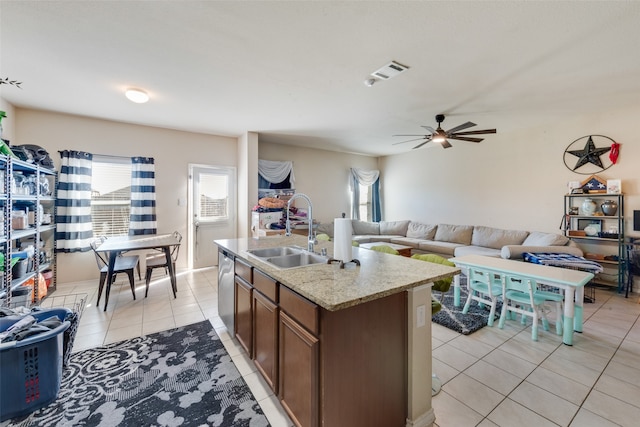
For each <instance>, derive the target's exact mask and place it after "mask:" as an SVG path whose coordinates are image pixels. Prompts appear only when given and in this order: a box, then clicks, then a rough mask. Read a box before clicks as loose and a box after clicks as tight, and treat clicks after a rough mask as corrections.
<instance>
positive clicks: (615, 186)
mask: <svg viewBox="0 0 640 427" xmlns="http://www.w3.org/2000/svg"><path fill="white" fill-rule="evenodd" d="M620 193H622V181H621V180H619V179H608V180H607V194H620Z"/></svg>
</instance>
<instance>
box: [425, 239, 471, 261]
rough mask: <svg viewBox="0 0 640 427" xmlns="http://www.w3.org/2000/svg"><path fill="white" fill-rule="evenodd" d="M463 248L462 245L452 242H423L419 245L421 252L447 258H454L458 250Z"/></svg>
mask: <svg viewBox="0 0 640 427" xmlns="http://www.w3.org/2000/svg"><path fill="white" fill-rule="evenodd" d="M461 246H465V245H461V244H460V243H451V242H438V241H436V240H423V241H422V242H421V243H420V244H419V245H418V249H420V250H421V251H424V252H427V253H431V254H437V255H442V256H445V257H449V258H450V257H452V256H453V254H454V251H455V250H456V248H459V247H461Z"/></svg>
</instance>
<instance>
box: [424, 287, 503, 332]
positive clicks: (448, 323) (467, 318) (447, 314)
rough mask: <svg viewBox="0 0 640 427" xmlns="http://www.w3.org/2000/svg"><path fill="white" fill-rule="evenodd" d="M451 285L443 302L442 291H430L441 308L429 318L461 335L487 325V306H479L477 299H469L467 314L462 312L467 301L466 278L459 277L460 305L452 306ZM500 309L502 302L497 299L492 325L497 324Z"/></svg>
mask: <svg viewBox="0 0 640 427" xmlns="http://www.w3.org/2000/svg"><path fill="white" fill-rule="evenodd" d="M453 289H454V288H453V285H451V288H449V291H448V292H445V294H444V302H443V301H442V293H441V292H438V291H435V292H433V293H432V295H431V296H432V297H433V298H434V299H437V300H438V301H440V303H441V304H442V309H441V310H440V311H439V312H438V313H436V314H435V315H434V316H433V317H432V318H431V320H432V321H433V322H434V323H437V324H439V325H442V326H444V327H447V328H449V329H452V330H454V331H456V332H459V333H461V334H463V335H469V334H471V333H473V332H475V331H477V330H479V329H481V328H483V327H485V326H486V325H487V321H488V320H489V308H490V307H489V306H487V305H485V306H483V307H480V305H479V304H478V302H477V301H471V305H470V306H469V311H468V312H467V314H462V309H463V308H464V304H465V302H466V301H467V297H468V295H469V294H468V293H467V285H466V278H464V277H461V278H460V307H454V305H453ZM501 309H502V302H501V301H498V306H497V308H496V313H495V316H494V319H495V320H494V325H495V326H497V322H498V318H499V317H500V310H501Z"/></svg>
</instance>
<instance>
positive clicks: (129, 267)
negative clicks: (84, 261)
mask: <svg viewBox="0 0 640 427" xmlns="http://www.w3.org/2000/svg"><path fill="white" fill-rule="evenodd" d="M103 241H104V238H100V239H95V240H94V241H92V242H91V243H90V245H91V249H92V250H93V253H94V255H95V257H96V263H97V264H98V270H99V271H100V283H99V286H98V301H97V302H96V305H99V304H100V297H101V296H102V289H103V288H104V285H105V282H106V280H107V274H108V272H109V261H108V259H107V258H106V256H104V255H106V254H103V253H101V252H98V247H99V246H100V245H101V244H102V242H103ZM139 262H140V257H139V256H138V255H126V256H124V255H119V256H117V257H116V263H115V265H114V267H113V276H112V279H111V284H113V283H114V282H115V280H116V275H117V274H118V273H125V274H126V275H127V276H128V277H129V285H130V286H131V293H132V294H133V299H134V300H135V299H136V286H135V279H134V277H133V270H134V269H135V268H137V269H138V275H140V265H139ZM109 288H110V286H107V291H106V293H105V299H106V302H105V307H104V308H105V310H106V309H107V302H108V301H109V294H108V292H109Z"/></svg>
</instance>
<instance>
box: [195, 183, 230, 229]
mask: <svg viewBox="0 0 640 427" xmlns="http://www.w3.org/2000/svg"><path fill="white" fill-rule="evenodd" d="M198 193H199V196H200V197H199V200H198V217H199V220H200V221H202V222H217V221H226V220H228V219H229V207H228V201H229V176H228V175H223V174H219V173H204V172H203V173H200V174H199V182H198Z"/></svg>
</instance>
